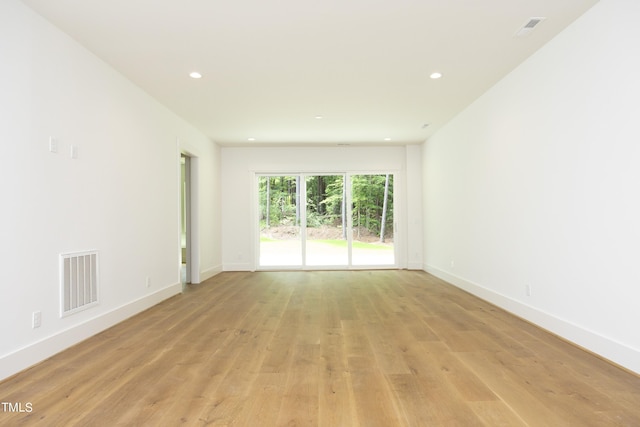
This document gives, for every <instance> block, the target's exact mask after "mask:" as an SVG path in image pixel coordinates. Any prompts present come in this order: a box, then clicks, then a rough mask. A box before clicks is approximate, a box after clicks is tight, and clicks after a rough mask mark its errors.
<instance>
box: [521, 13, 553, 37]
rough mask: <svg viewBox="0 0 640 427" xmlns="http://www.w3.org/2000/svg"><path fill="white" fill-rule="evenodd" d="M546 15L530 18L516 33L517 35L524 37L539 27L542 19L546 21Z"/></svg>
mask: <svg viewBox="0 0 640 427" xmlns="http://www.w3.org/2000/svg"><path fill="white" fill-rule="evenodd" d="M545 19H547V18H545V17H542V16H538V17H535V18H529V20H528V21H527V22H526V23H525V24H524V25H523V26H522V28H520V29H519V30H518V32H517V33H516V37H524V36H527V35H529V34H530V33H531V32H532V31H533V30H534V29H535V28H537V27H538V26H539V25H540V23H541V22H542V21H544V20H545Z"/></svg>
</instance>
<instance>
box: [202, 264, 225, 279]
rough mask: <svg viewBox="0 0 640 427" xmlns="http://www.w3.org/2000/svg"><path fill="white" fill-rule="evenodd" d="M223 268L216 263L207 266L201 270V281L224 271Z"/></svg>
mask: <svg viewBox="0 0 640 427" xmlns="http://www.w3.org/2000/svg"><path fill="white" fill-rule="evenodd" d="M222 271H223V269H222V266H221V265H216V266H214V267H211V268H207V269H206V270H203V271H201V272H200V281H201V282H204V281H205V280H208V279H211V278H212V277H213V276H215V275H217V274H220V273H222Z"/></svg>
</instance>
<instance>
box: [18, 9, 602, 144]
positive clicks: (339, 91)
mask: <svg viewBox="0 0 640 427" xmlns="http://www.w3.org/2000/svg"><path fill="white" fill-rule="evenodd" d="M23 2H24V3H25V4H27V5H29V6H30V7H32V8H33V9H35V10H36V11H37V12H39V13H40V14H41V15H43V16H44V17H45V18H46V19H47V20H49V21H50V22H52V23H54V24H55V25H57V26H58V27H59V28H60V29H62V30H63V31H65V32H66V33H68V34H69V35H71V36H72V37H73V38H75V39H76V40H77V41H79V42H80V43H81V44H83V45H84V46H85V47H87V48H88V49H89V50H91V51H93V52H94V53H95V54H96V55H97V56H99V57H100V58H102V59H103V60H104V61H106V62H107V63H109V64H110V65H111V66H113V67H114V68H115V69H117V70H118V71H120V72H121V73H122V74H124V75H125V76H126V77H128V78H129V79H130V80H131V81H133V82H134V83H135V84H137V85H138V86H140V87H141V88H142V89H144V90H145V91H146V92H148V93H149V94H151V95H152V96H153V97H154V98H156V99H157V100H159V101H160V102H161V103H163V104H164V105H166V106H167V107H168V108H170V109H171V110H173V111H174V112H175V113H177V114H178V115H180V116H182V117H183V118H184V119H186V120H187V121H188V122H190V123H191V124H193V125H194V126H196V127H197V128H199V129H200V130H201V131H202V132H204V133H205V134H207V135H208V136H209V137H210V138H211V139H212V140H214V141H216V142H218V143H220V144H222V145H249V144H251V145H282V144H285V145H286V144H296V145H302V144H313V145H318V144H332V145H336V144H354V145H358V144H367V145H369V144H414V143H420V142H423V141H424V140H426V139H427V138H428V137H429V136H430V135H431V134H433V133H434V132H435V131H436V130H437V129H438V128H439V127H441V126H442V125H443V124H444V123H446V122H447V121H448V120H449V119H451V118H452V117H453V116H454V115H455V114H457V113H458V112H459V111H460V110H462V109H463V108H464V107H466V106H467V105H469V104H470V103H471V102H472V101H473V100H474V99H476V98H477V97H478V96H480V95H481V94H482V93H483V92H485V91H486V90H487V89H488V88H489V87H491V86H492V85H493V84H495V83H496V82H497V81H498V80H500V79H501V78H502V77H504V76H505V75H506V74H507V73H509V72H510V71H511V70H512V69H513V68H515V67H516V66H517V65H518V64H519V63H521V62H522V61H523V60H524V59H526V58H527V57H528V56H530V55H531V54H532V53H533V52H535V51H536V50H537V49H538V48H540V47H541V46H542V45H543V44H544V43H546V42H547V41H549V40H550V39H551V38H552V37H553V36H555V35H556V34H557V33H559V32H560V31H561V30H562V29H563V28H565V27H566V26H567V25H568V24H570V23H571V22H572V21H574V20H575V19H576V18H577V17H578V16H580V15H581V14H582V13H584V12H585V11H586V10H587V9H589V8H590V7H591V6H593V5H594V4H595V3H596V2H597V0H235V1H221V0H107V1H105V0H23ZM540 16H542V17H546V18H547V19H546V20H545V21H543V22H542V23H541V24H540V25H539V26H538V27H537V28H536V29H535V30H534V31H533V32H532V33H531V34H529V35H528V36H526V37H515V33H516V32H517V31H518V30H519V29H520V28H521V27H522V26H523V25H524V24H525V23H526V22H527V21H528V20H529V18H531V17H540ZM194 70H197V71H199V72H200V73H202V75H203V78H202V79H199V80H194V79H191V78H190V77H189V76H188V75H189V73H190V72H191V71H194ZM434 71H439V72H441V73H443V75H444V76H443V77H442V78H441V79H439V80H432V79H430V78H429V75H430V74H431V73H432V72H434ZM316 116H322V117H323V118H322V119H317V118H316ZM425 124H429V126H427V127H426V128H424V125H425ZM248 138H255V141H253V142H249V141H248ZM385 138H390V139H391V140H390V141H385Z"/></svg>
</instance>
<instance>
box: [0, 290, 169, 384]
mask: <svg viewBox="0 0 640 427" xmlns="http://www.w3.org/2000/svg"><path fill="white" fill-rule="evenodd" d="M181 291H182V285H181V284H180V282H178V283H175V284H173V285H170V286H167V287H166V288H164V289H160V290H159V291H157V292H154V293H153V294H150V295H145V296H144V297H142V298H140V299H138V300H135V301H132V302H130V303H127V304H125V305H122V306H120V307H118V308H115V309H113V310H111V311H108V312H106V313H103V314H101V315H99V316H97V317H94V318H92V319H89V320H87V321H85V322H83V323H80V324H78V325H75V326H73V327H71V328H69V329H66V330H63V331H60V332H58V333H56V334H54V335H51V336H49V337H46V338H43V339H42V340H40V341H37V342H35V343H33V344H30V345H28V346H26V347H23V348H21V349H19V350H16V351H14V352H12V353H9V354H6V355H4V356H2V357H0V380H3V379H5V378H8V377H10V376H11V375H14V374H17V373H18V372H20V371H22V370H24V369H27V368H28V367H30V366H32V365H35V364H36V363H39V362H41V361H43V360H45V359H47V358H49V357H51V356H53V355H55V354H57V353H59V352H61V351H63V350H65V349H67V348H69V347H71V346H73V345H75V344H77V343H79V342H81V341H84V340H85V339H87V338H90V337H92V336H93V335H96V334H98V333H100V332H102V331H104V330H105V329H108V328H110V327H112V326H114V325H116V324H118V323H120V322H122V321H123V320H126V319H128V318H129V317H131V316H134V315H136V314H138V313H140V312H142V311H144V310H146V309H148V308H150V307H153V306H154V305H156V304H158V303H160V302H162V301H164V300H166V299H168V298H171V297H172V296H174V295H177V294H179V293H180V292H181Z"/></svg>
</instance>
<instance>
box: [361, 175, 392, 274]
mask: <svg viewBox="0 0 640 427" xmlns="http://www.w3.org/2000/svg"><path fill="white" fill-rule="evenodd" d="M351 205H352V210H351V220H352V230H351V232H352V259H351V261H352V265H354V266H380V265H389V266H393V265H395V251H394V247H393V232H394V220H393V174H373V175H351Z"/></svg>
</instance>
